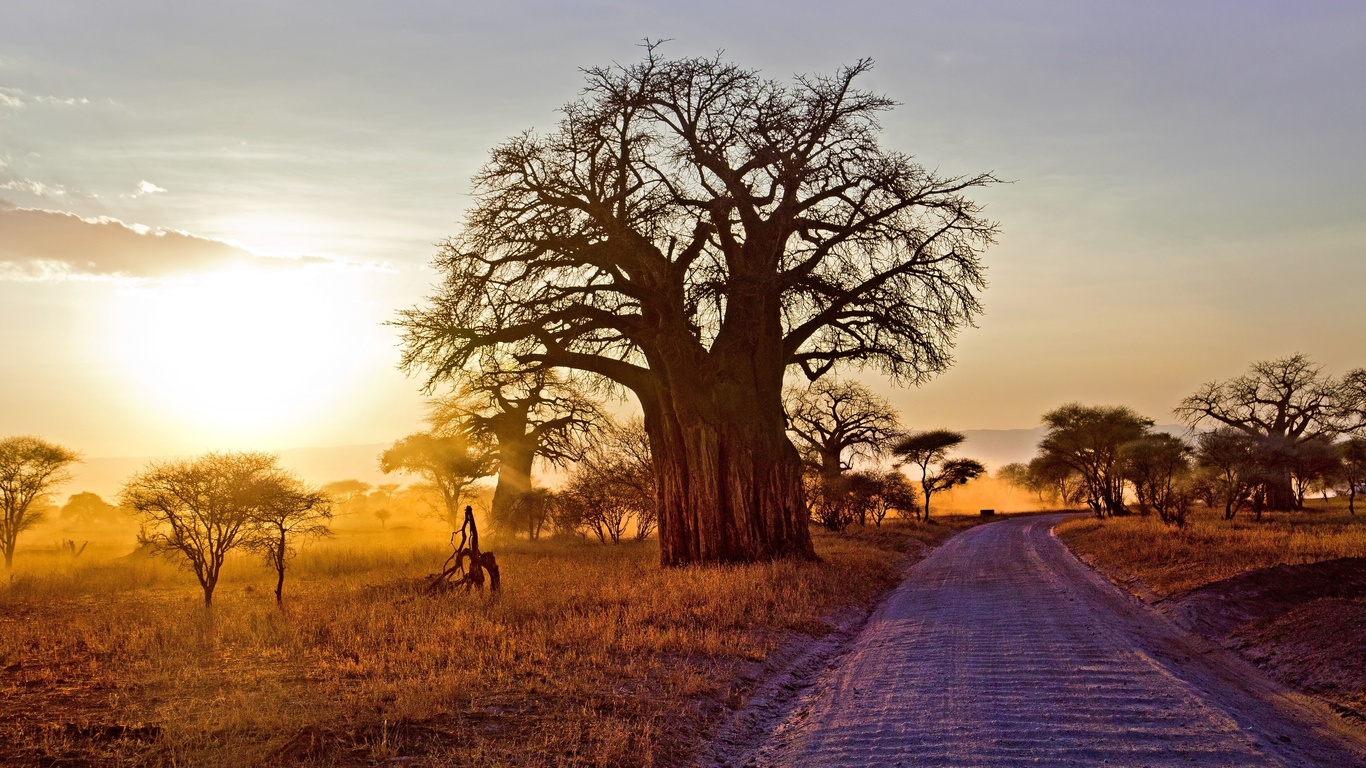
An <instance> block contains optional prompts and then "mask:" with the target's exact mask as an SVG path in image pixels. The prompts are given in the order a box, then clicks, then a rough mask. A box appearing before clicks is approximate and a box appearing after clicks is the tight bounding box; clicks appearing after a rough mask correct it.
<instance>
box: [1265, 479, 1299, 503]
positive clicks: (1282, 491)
mask: <svg viewBox="0 0 1366 768" xmlns="http://www.w3.org/2000/svg"><path fill="white" fill-rule="evenodd" d="M1300 506H1301V505H1300V503H1299V496H1298V495H1297V494H1296V493H1295V484H1294V482H1293V481H1292V480H1291V478H1290V472H1289V471H1288V470H1287V471H1284V472H1280V471H1278V472H1275V473H1273V475H1272V477H1271V478H1270V479H1269V480H1268V481H1267V483H1266V508H1267V509H1270V510H1274V511H1277V512H1288V511H1291V510H1295V509H1299V508H1300Z"/></svg>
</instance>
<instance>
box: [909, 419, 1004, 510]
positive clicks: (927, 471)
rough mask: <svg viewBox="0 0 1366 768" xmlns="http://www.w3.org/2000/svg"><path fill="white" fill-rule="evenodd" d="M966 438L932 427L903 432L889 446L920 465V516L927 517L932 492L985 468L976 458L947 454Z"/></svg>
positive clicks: (965, 480)
mask: <svg viewBox="0 0 1366 768" xmlns="http://www.w3.org/2000/svg"><path fill="white" fill-rule="evenodd" d="M966 439H967V438H966V437H964V436H963V435H962V434H961V433H959V432H953V431H951V430H947V429H934V430H930V431H928V432H916V433H914V434H910V435H907V436H906V437H904V438H902V439H901V440H899V441H898V442H897V443H896V445H895V446H893V447H892V453H894V454H895V455H897V456H898V457H900V458H901V459H902V460H904V461H905V462H906V463H907V464H914V465H915V466H916V467H918V468H919V469H920V493H921V498H922V500H923V501H924V504H925V506H924V508H923V510H922V513H921V517H922V519H924V520H929V519H930V497H932V496H933V495H934V494H935V493H937V492H939V491H945V490H948V489H950V488H953V487H954V486H958V485H964V484H966V483H968V482H969V481H972V480H975V479H977V478H978V477H981V476H982V475H984V474H986V471H987V468H986V467H985V466H983V465H982V463H981V462H979V461H975V460H973V459H950V458H948V455H949V453H950V452H952V451H953V450H954V449H955V448H957V447H958V446H960V445H962V444H963V441H964V440H966Z"/></svg>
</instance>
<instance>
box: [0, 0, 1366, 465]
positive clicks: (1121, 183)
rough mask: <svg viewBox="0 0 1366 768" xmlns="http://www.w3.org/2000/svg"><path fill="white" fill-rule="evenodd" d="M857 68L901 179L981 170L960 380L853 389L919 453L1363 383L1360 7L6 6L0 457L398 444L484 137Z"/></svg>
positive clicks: (47, 1) (1365, 152) (1365, 196)
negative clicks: (1277, 378) (749, 78)
mask: <svg viewBox="0 0 1366 768" xmlns="http://www.w3.org/2000/svg"><path fill="white" fill-rule="evenodd" d="M647 37H648V38H652V39H656V38H667V39H670V40H671V42H669V43H667V44H666V47H665V48H664V49H662V50H663V52H664V53H666V54H668V55H671V56H691V55H708V54H712V53H715V52H717V51H722V52H724V55H725V57H726V58H728V59H730V60H732V61H735V62H737V63H739V64H742V65H744V66H747V67H752V68H755V69H759V70H761V71H762V72H763V73H764V74H766V75H768V76H770V77H774V78H780V79H786V78H790V77H792V76H793V75H796V74H799V73H807V72H813V73H816V72H832V71H834V70H835V69H836V68H838V67H839V66H840V65H841V64H847V63H851V62H854V61H856V60H858V59H860V58H863V57H870V58H872V59H873V60H874V61H875V62H876V67H875V69H874V70H873V71H872V72H871V73H870V74H869V75H868V76H867V77H866V78H865V82H864V85H865V87H867V88H869V89H871V90H875V91H879V92H882V93H885V94H887V95H888V96H890V97H891V98H893V99H895V100H896V101H897V102H899V106H898V107H897V108H896V109H895V110H894V111H892V112H891V113H889V114H888V115H886V117H885V118H884V120H883V129H884V132H883V142H884V144H885V146H886V147H888V148H891V149H896V150H901V151H905V152H908V153H911V154H913V155H915V156H916V157H917V159H918V160H919V161H920V162H921V163H922V164H924V165H926V166H927V167H930V168H936V169H938V170H940V171H941V172H943V173H946V174H955V175H956V174H972V173H978V172H983V171H992V172H994V173H996V174H997V175H998V176H999V177H1000V178H1003V179H1006V180H1009V181H1010V183H1009V184H1004V185H1000V186H996V187H993V188H990V189H987V190H983V191H981V192H980V193H976V194H977V197H978V198H979V199H980V200H981V201H982V202H984V203H985V204H986V206H987V211H988V214H989V216H990V217H991V218H993V219H994V220H996V221H997V222H999V224H1000V227H1001V236H1000V240H999V243H998V244H997V245H996V246H995V247H993V248H992V249H990V250H989V251H988V252H987V254H986V256H985V262H986V264H987V266H988V280H989V282H990V286H989V288H988V289H987V291H986V292H985V294H984V295H983V301H984V304H985V307H986V311H985V313H984V314H983V315H982V317H981V318H980V320H979V322H978V324H977V327H976V328H969V329H966V330H964V331H963V333H962V334H961V335H960V337H959V343H958V346H957V349H956V352H955V356H956V360H957V362H956V364H955V366H954V367H953V368H952V369H951V370H950V371H948V372H947V373H945V374H943V375H941V376H939V377H937V378H936V379H935V380H933V381H931V382H929V383H928V384H925V385H923V386H921V387H919V388H914V389H894V388H892V387H890V386H888V385H885V384H884V383H881V382H879V381H878V380H877V379H876V377H875V376H867V379H868V380H869V381H872V382H874V383H875V384H877V386H878V387H879V388H880V389H881V390H882V391H883V392H884V393H886V394H887V395H888V396H889V397H890V398H891V399H892V401H893V403H894V404H895V405H896V406H897V407H898V408H899V409H900V410H901V413H902V416H903V420H904V422H905V423H906V424H907V425H909V426H911V427H916V428H933V427H940V426H946V427H953V428H959V429H1011V428H1025V427H1032V426H1035V425H1037V424H1038V421H1039V416H1040V414H1042V413H1043V412H1044V411H1046V410H1048V409H1050V408H1052V407H1055V406H1057V405H1059V404H1061V403H1064V402H1068V401H1082V402H1088V403H1097V404H1100V403H1105V404H1126V405H1130V406H1133V407H1134V408H1136V409H1138V410H1139V411H1140V412H1143V413H1145V414H1146V415H1148V416H1151V417H1153V418H1155V419H1157V420H1158V421H1159V422H1164V421H1170V420H1171V415H1170V411H1171V409H1172V407H1173V406H1175V405H1176V403H1177V402H1178V401H1179V400H1180V398H1181V397H1182V396H1184V395H1186V394H1188V393H1190V392H1191V391H1193V390H1194V389H1195V388H1196V387H1197V386H1199V385H1200V384H1201V383H1202V382H1204V381H1208V380H1211V379H1222V378H1227V377H1230V376H1233V375H1236V374H1238V373H1240V372H1242V371H1243V370H1244V369H1245V368H1246V366H1247V365H1248V364H1249V363H1250V362H1252V361H1254V360H1258V359H1266V358H1271V357H1279V356H1284V355H1288V354H1292V353H1294V352H1303V353H1305V354H1308V355H1310V356H1311V357H1313V358H1314V359H1315V360H1316V361H1318V362H1319V363H1321V364H1323V365H1324V366H1325V368H1326V369H1327V370H1328V371H1329V372H1332V373H1341V372H1344V371H1346V370H1348V369H1350V368H1354V367H1360V366H1366V343H1364V342H1366V322H1363V320H1366V309H1363V306H1362V303H1361V302H1362V286H1363V285H1366V215H1364V214H1366V147H1363V143H1362V142H1363V137H1366V99H1363V98H1361V96H1360V93H1361V83H1362V82H1363V80H1366V46H1363V45H1362V44H1361V41H1362V40H1366V5H1362V4H1360V3H1347V2H1343V3H1335V2H1316V3H1313V4H1305V3H1296V2H1279V3H1276V2H1256V1H1238V2H1232V1H1228V2H1220V1H1217V0H1215V1H1210V2H1201V3H1188V2H1145V3H1133V2H1097V1H1089V0H1088V1H1086V2H1080V1H1079V2H1047V1H1045V2H1031V3H1019V2H1012V1H1008V0H1000V1H998V2H970V1H969V2H952V3H950V2H935V3H929V2H845V3H838V4H836V3H803V2H797V3H777V2H771V3H767V2H740V1H737V0H730V1H729V2H724V3H723V2H696V3H688V4H682V3H665V2H560V3H550V2H502V3H487V4H474V3H461V2H429V3H414V2H385V3H377V2H376V3H361V2H348V1H345V0H342V1H330V2H326V3H322V2H311V3H306V2H294V3H288V4H286V3H279V2H264V1H259V2H257V1H252V0H248V1H245V2H234V3H215V4H209V3H186V2H140V1H138V0H132V1H130V2H120V3H108V2H96V1H94V0H90V1H81V0H72V1H69V2H53V1H52V0H41V1H32V0H7V2H6V3H5V9H4V12H3V23H0V435H11V434H24V433H31V434H37V435H40V436H43V437H46V438H48V439H51V440H54V441H57V442H60V443H62V444H64V445H67V446H69V447H72V448H74V449H76V450H79V451H81V452H82V453H84V454H85V455H87V456H147V455H169V454H185V453H194V452H199V451H203V450H211V449H241V448H251V449H267V450H281V449H288V448H296V447H305V446H328V445H349V444H369V443H386V442H390V441H392V440H394V439H396V438H397V437H400V436H402V435H404V434H407V433H408V432H411V431H413V430H415V429H417V428H418V427H419V425H420V422H421V416H422V400H421V397H420V395H419V393H418V382H417V381H415V380H413V379H409V378H406V377H405V376H404V375H403V374H402V373H401V372H400V371H398V370H397V369H396V368H395V363H396V362H397V359H398V354H399V352H398V347H397V337H396V334H395V332H394V329H392V328H390V327H388V326H386V325H385V324H384V323H385V322H386V321H388V320H391V319H393V318H394V317H395V313H396V312H397V311H398V310H399V309H401V308H404V307H408V306H411V305H413V304H414V303H417V302H420V301H421V300H422V297H423V296H424V295H425V294H426V293H427V292H428V290H429V288H430V286H431V284H432V282H433V281H434V279H435V275H434V273H433V272H431V271H430V269H429V268H428V261H429V259H430V258H431V256H432V255H433V253H434V251H435V248H434V246H433V243H435V242H437V241H439V240H442V239H444V238H445V237H447V236H450V235H453V234H455V233H456V232H457V231H458V229H459V226H460V221H461V216H462V214H463V211H464V210H465V208H466V207H467V205H468V204H469V197H468V192H469V189H470V184H469V180H470V177H471V176H472V175H473V174H474V173H475V171H476V170H477V169H478V168H479V166H480V165H481V164H482V162H483V161H484V159H485V157H486V156H487V152H488V150H489V149H490V148H491V147H493V146H494V145H495V144H496V143H497V142H499V141H500V140H501V139H503V138H506V137H508V136H510V135H512V134H515V133H518V132H520V131H522V130H525V129H538V130H547V129H550V128H553V126H554V125H555V123H556V121H557V119H558V115H557V111H556V110H557V109H558V108H559V107H560V106H561V105H563V104H564V103H566V102H568V101H570V100H572V99H573V98H574V97H575V96H576V95H577V94H578V92H579V89H580V87H581V84H582V74H581V72H580V68H583V67H591V66H597V65H603V64H608V63H611V62H614V61H616V62H630V61H633V60H635V59H636V58H638V57H639V55H640V47H639V45H640V41H641V40H642V39H643V38H647Z"/></svg>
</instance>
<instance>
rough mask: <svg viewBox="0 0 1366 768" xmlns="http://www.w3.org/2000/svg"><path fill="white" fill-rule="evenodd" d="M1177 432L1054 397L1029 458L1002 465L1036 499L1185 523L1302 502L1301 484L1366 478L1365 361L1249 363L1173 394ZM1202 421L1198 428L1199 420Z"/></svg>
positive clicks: (1319, 488) (1315, 486)
mask: <svg viewBox="0 0 1366 768" xmlns="http://www.w3.org/2000/svg"><path fill="white" fill-rule="evenodd" d="M1175 413H1176V415H1177V416H1178V417H1179V418H1180V419H1181V420H1182V421H1183V422H1185V424H1186V425H1187V426H1188V427H1189V428H1190V429H1191V432H1190V433H1189V434H1188V436H1186V437H1182V436H1177V435H1172V434H1167V433H1163V432H1155V431H1153V425H1154V422H1153V420H1152V419H1149V418H1146V417H1143V416H1140V415H1139V414H1137V413H1135V412H1134V411H1133V410H1131V409H1129V408H1125V407H1104V406H1085V405H1081V404H1077V403H1072V404H1068V405H1064V406H1062V407H1060V408H1057V409H1055V410H1053V411H1050V412H1048V413H1046V414H1044V417H1043V422H1044V425H1045V427H1047V432H1046V433H1045V436H1044V438H1043V440H1042V441H1041V442H1040V443H1039V453H1038V455H1037V456H1036V457H1035V458H1034V459H1032V460H1031V461H1030V462H1029V463H1028V464H1014V465H1008V466H1006V467H1004V468H1003V469H1002V472H1003V475H1004V476H1005V477H1006V478H1007V479H1009V480H1010V481H1011V482H1013V483H1015V484H1016V485H1019V486H1021V487H1025V488H1028V489H1030V490H1032V491H1034V492H1035V493H1037V494H1038V495H1039V497H1040V498H1041V499H1046V500H1051V501H1053V502H1055V503H1057V504H1059V505H1075V504H1085V505H1086V506H1087V507H1088V508H1089V509H1090V510H1091V511H1092V512H1094V513H1095V514H1096V515H1097V516H1098V517H1108V516H1113V515H1125V514H1129V513H1131V512H1134V511H1136V512H1138V513H1139V514H1143V515H1148V514H1157V515H1158V516H1159V517H1160V518H1161V519H1162V521H1163V522H1166V523H1168V524H1170V525H1174V526H1178V527H1179V526H1183V525H1185V521H1186V517H1187V514H1188V513H1189V511H1190V509H1191V507H1192V505H1193V504H1196V503H1201V504H1204V505H1206V506H1207V507H1209V508H1211V509H1215V510H1218V511H1219V512H1220V513H1221V514H1222V516H1223V518H1224V519H1226V520H1232V519H1234V518H1235V517H1236V516H1237V515H1238V514H1239V513H1240V512H1242V511H1244V510H1247V511H1250V512H1251V513H1252V514H1253V515H1254V516H1255V517H1256V519H1257V520H1261V519H1262V514H1263V513H1264V512H1265V511H1267V510H1282V511H1283V510H1294V509H1300V508H1302V507H1303V506H1304V500H1305V497H1306V495H1307V494H1309V493H1311V492H1319V493H1322V494H1324V495H1325V496H1326V495H1327V494H1328V493H1335V494H1338V495H1342V496H1345V497H1346V498H1347V499H1348V509H1349V510H1350V511H1351V513H1352V514H1356V497H1357V495H1358V493H1360V491H1361V489H1362V487H1363V483H1366V436H1363V433H1364V432H1366V370H1363V369H1356V370H1353V371H1350V372H1348V373H1347V374H1346V375H1344V376H1342V377H1341V378H1334V377H1331V376H1328V375H1325V374H1324V373H1323V370H1322V368H1321V367H1319V366H1317V365H1315V364H1314V363H1313V362H1312V361H1310V360H1309V359H1308V358H1307V357H1305V356H1304V355H1299V354H1297V355H1293V356H1290V357H1286V358H1282V359H1278V360H1269V361H1263V362H1258V363H1254V364H1253V365H1252V366H1251V367H1250V369H1249V371H1248V372H1247V373H1246V374H1244V375H1242V376H1239V377H1236V378H1233V379H1229V380H1227V381H1222V382H1219V381H1216V382H1210V383H1207V384H1205V385H1203V386H1202V387H1201V388H1200V389H1199V390H1198V391H1197V392H1195V393H1194V394H1192V395H1190V396H1189V397H1187V398H1185V399H1184V400H1182V401H1181V404H1180V405H1179V406H1178V407H1177V408H1176V410H1175ZM1203 426H1211V427H1212V428H1211V429H1208V430H1204V431H1201V430H1200V429H1199V428H1200V427H1203Z"/></svg>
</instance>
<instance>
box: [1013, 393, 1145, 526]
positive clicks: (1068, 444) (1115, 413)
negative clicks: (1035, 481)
mask: <svg viewBox="0 0 1366 768" xmlns="http://www.w3.org/2000/svg"><path fill="white" fill-rule="evenodd" d="M1043 423H1044V426H1045V427H1047V428H1048V431H1047V432H1046V433H1045V434H1044V438H1043V440H1041V441H1039V457H1040V459H1041V460H1042V462H1043V465H1044V466H1049V467H1051V468H1052V469H1053V471H1056V470H1057V469H1058V468H1060V467H1067V468H1069V469H1071V470H1072V471H1074V472H1076V473H1077V475H1079V476H1080V478H1081V485H1082V488H1083V489H1084V494H1085V498H1086V504H1087V506H1089V507H1090V508H1091V511H1092V512H1094V513H1096V516H1097V517H1105V516H1106V515H1122V514H1125V513H1126V512H1127V511H1128V510H1127V508H1126V507H1125V506H1124V475H1123V473H1122V472H1121V467H1120V446H1122V445H1124V444H1125V443H1127V442H1129V441H1131V440H1137V439H1139V438H1141V437H1143V436H1144V435H1145V434H1147V432H1148V430H1149V429H1150V428H1151V427H1152V425H1153V420H1152V419H1149V418H1146V417H1144V416H1139V415H1138V414H1137V413H1135V412H1134V411H1133V410H1132V409H1130V408H1125V407H1123V406H1113V407H1111V406H1087V405H1082V404H1080V403H1068V404H1067V405H1064V406H1061V407H1059V408H1056V409H1054V410H1052V411H1049V412H1048V413H1045V414H1044V416H1043Z"/></svg>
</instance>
